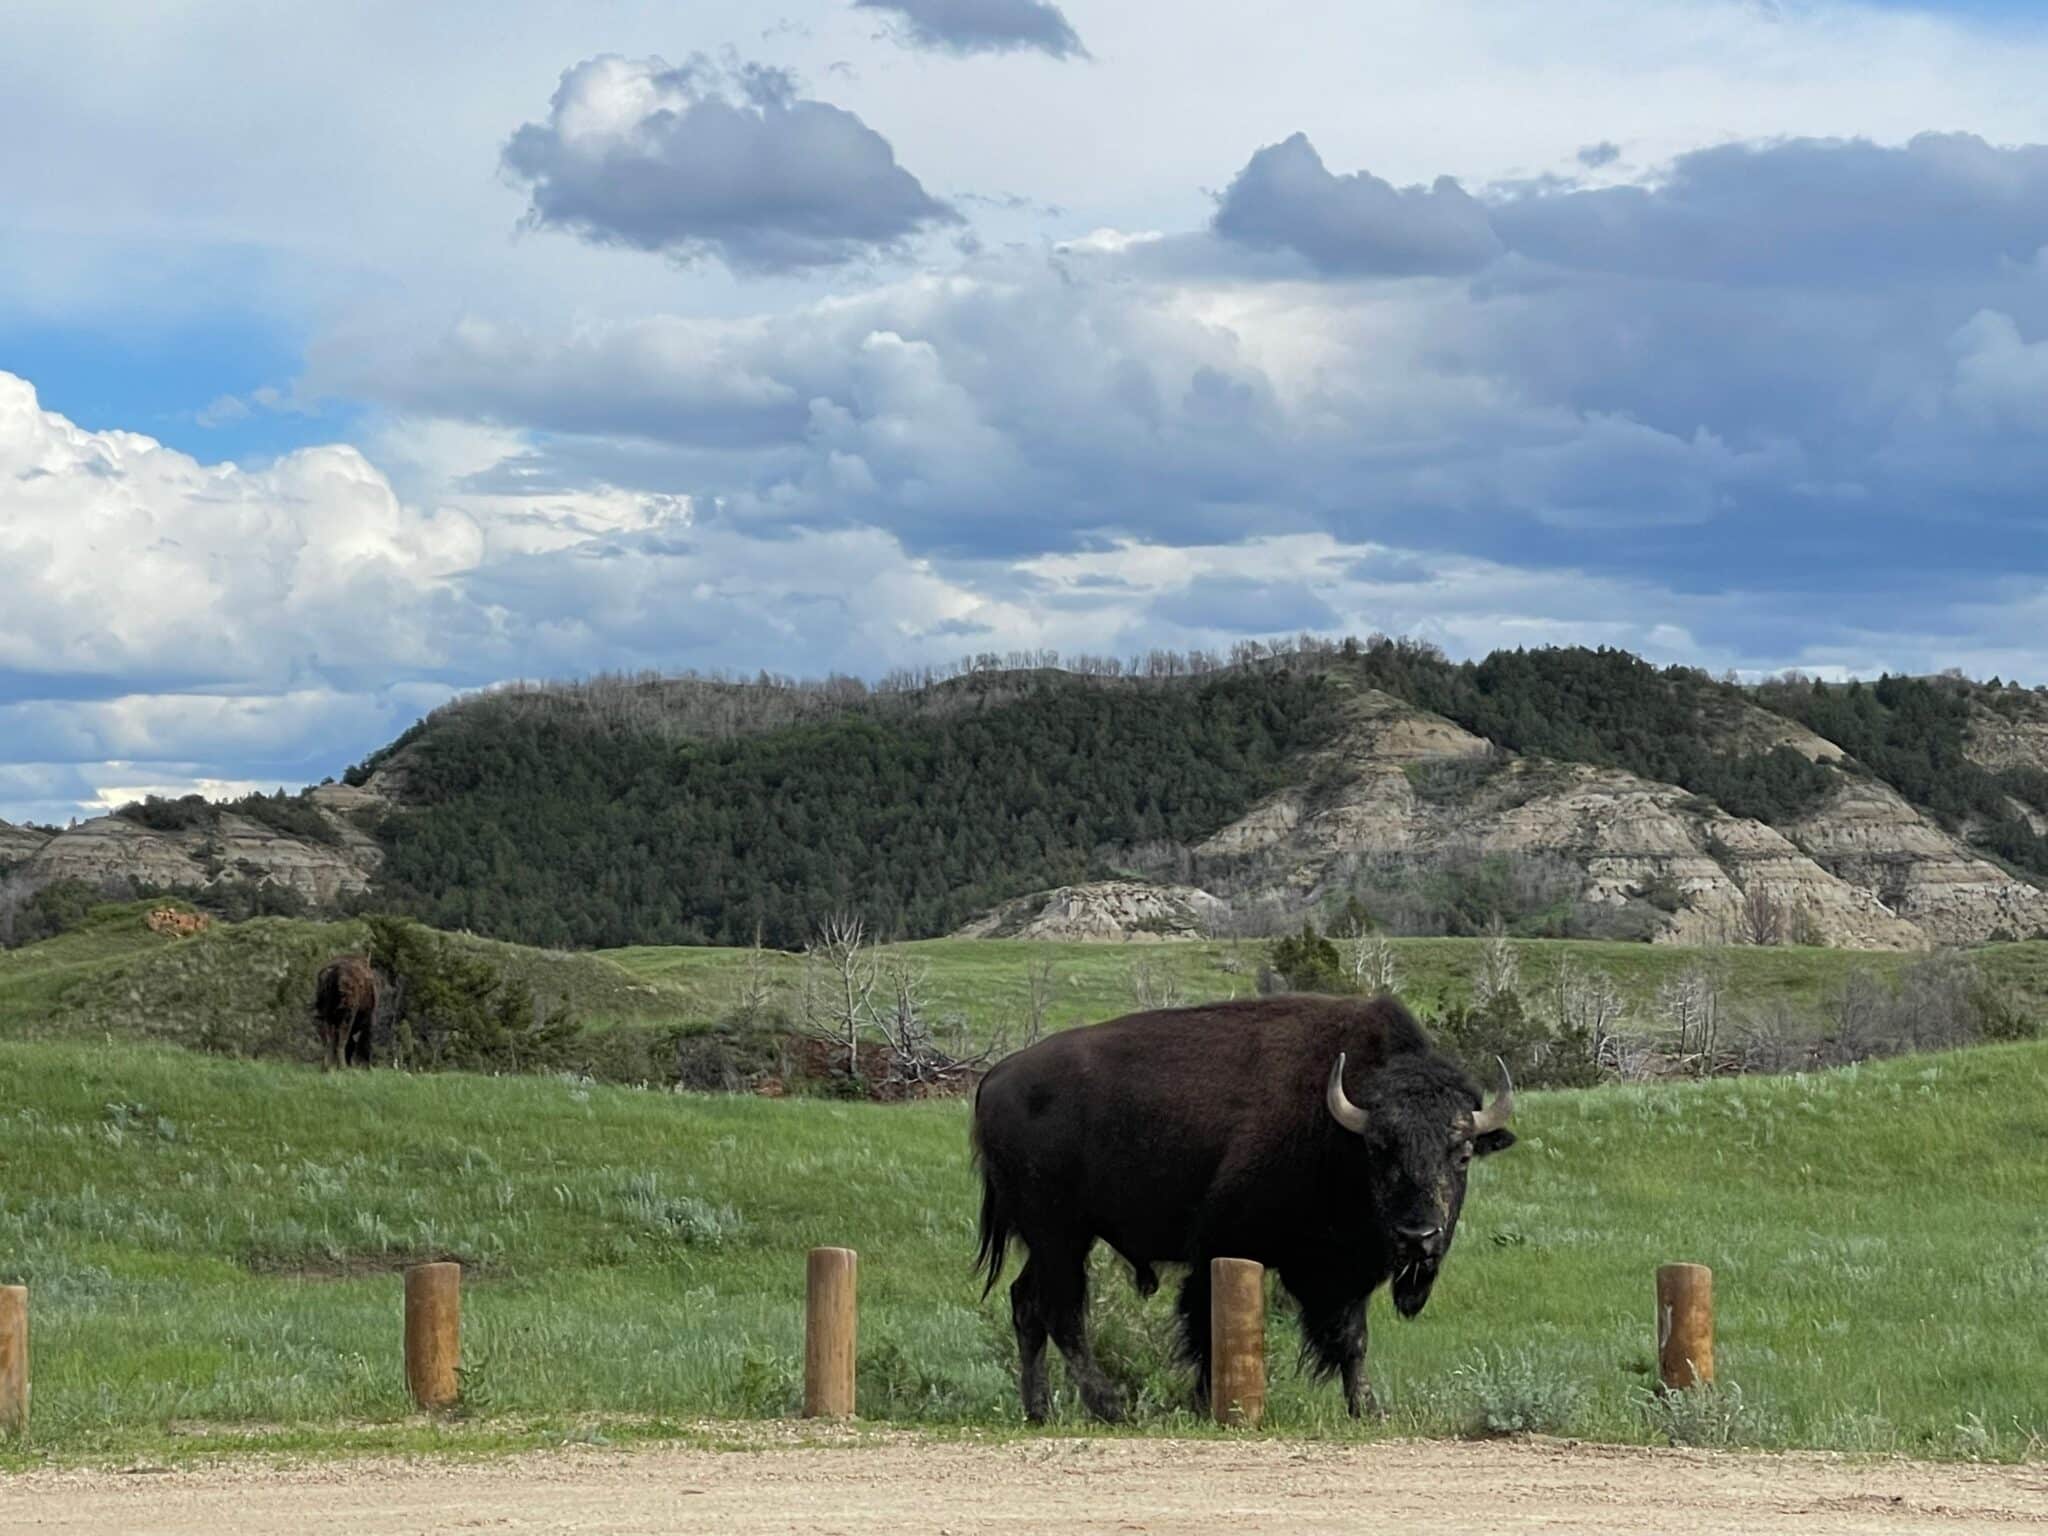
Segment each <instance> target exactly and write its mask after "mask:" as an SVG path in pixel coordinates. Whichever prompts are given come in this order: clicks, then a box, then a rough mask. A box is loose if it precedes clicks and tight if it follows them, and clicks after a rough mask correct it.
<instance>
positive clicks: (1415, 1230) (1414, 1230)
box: [1394, 1227, 1444, 1259]
mask: <svg viewBox="0 0 2048 1536" xmlns="http://www.w3.org/2000/svg"><path fill="white" fill-rule="evenodd" d="M1394 1230H1395V1231H1396V1232H1398V1233H1400V1234H1401V1236H1402V1237H1403V1238H1405V1239H1406V1240H1407V1241H1408V1242H1409V1243H1411V1244H1413V1245H1414V1246H1415V1247H1417V1248H1420V1249H1421V1250H1422V1251H1423V1252H1424V1253H1425V1254H1427V1255H1429V1257H1431V1258H1433V1259H1434V1258H1439V1257H1441V1256H1442V1254H1443V1251H1444V1229H1443V1228H1442V1227H1396V1228H1395V1229H1394Z"/></svg>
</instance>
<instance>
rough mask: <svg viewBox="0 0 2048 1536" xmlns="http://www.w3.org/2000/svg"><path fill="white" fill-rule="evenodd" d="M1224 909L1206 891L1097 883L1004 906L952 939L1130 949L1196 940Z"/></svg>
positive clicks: (1123, 882)
mask: <svg viewBox="0 0 2048 1536" xmlns="http://www.w3.org/2000/svg"><path fill="white" fill-rule="evenodd" d="M1226 910H1228V908H1227V905H1226V904H1225V903H1224V902H1221V901H1218V900H1217V899H1216V898H1215V897H1214V896H1211V895H1210V894H1209V893H1208V892H1207V891H1204V890H1198V889H1196V888H1194V887H1193V886H1185V885H1151V884H1148V883H1147V882H1145V881H1141V880H1097V881H1093V882H1091V883H1089V884H1086V885H1063V886H1061V887H1060V888H1059V889H1058V890H1056V891H1041V892H1039V893H1038V894H1037V895H1034V896H1024V897H1019V898H1018V899H1017V900H1015V901H1010V902H1005V903H1004V904H1003V905H1002V906H1000V907H998V908H996V910H995V911H993V912H991V913H989V914H988V915H987V916H986V917H982V918H978V919H977V920H975V921H974V922H972V923H969V924H968V925H967V926H966V927H964V928H962V929H960V930H959V932H958V933H957V934H955V935H954V937H956V938H963V939H1061V940H1086V941H1092V942H1096V943H1109V944H1130V943H1141V942H1144V941H1147V940H1159V939H1197V938H1201V937H1202V936H1203V935H1204V934H1206V933H1207V932H1208V931H1209V925H1210V923H1211V922H1212V921H1213V920H1214V919H1215V918H1216V917H1217V916H1218V915H1219V914H1220V913H1222V912H1224V911H1226Z"/></svg>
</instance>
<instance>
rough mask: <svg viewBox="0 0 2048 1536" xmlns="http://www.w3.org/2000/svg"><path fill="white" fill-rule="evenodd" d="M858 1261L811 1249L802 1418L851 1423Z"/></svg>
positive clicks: (848, 1252)
mask: <svg viewBox="0 0 2048 1536" xmlns="http://www.w3.org/2000/svg"><path fill="white" fill-rule="evenodd" d="M859 1279H860V1255H859V1254H857V1253H855V1252H854V1251H853V1250H852V1249H851V1248H813V1249H812V1250H811V1257H810V1262H809V1265H808V1266H807V1271H806V1287H805V1298H804V1417H805V1418H807V1419H850V1418H852V1417H853V1409H854V1402H853V1376H854V1358H855V1342H856V1336H857V1332H858V1328H859V1317H860V1309H859V1297H858V1287H859Z"/></svg>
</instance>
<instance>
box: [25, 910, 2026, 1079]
mask: <svg viewBox="0 0 2048 1536" xmlns="http://www.w3.org/2000/svg"><path fill="white" fill-rule="evenodd" d="M148 905H149V904H147V903H130V904H127V905H122V906H114V907H108V908H103V909H102V910H101V911H100V912H99V913H98V914H97V915H96V916H95V917H94V918H93V919H92V920H90V921H89V922H88V923H87V924H86V925H85V926H84V927H82V928H80V929H78V930H76V931H74V932H71V933H67V934H65V935H63V936H62V937H59V938H56V939H51V940H48V941H46V942H44V943H41V944H36V945H32V946H30V947H28V948H26V949H20V950H12V951H0V1040H32V1039H44V1040H57V1039H88V1040H107V1039H115V1040H122V1039H127V1040H148V1041H157V1042H161V1043H165V1044H172V1045H182V1046H187V1047H190V1048H194V1049H200V1050H206V1051H209V1052H213V1053H215V1054H221V1055H232V1056H254V1057H268V1058H283V1059H311V1058H312V1055H313V1044H312V1032H311V1028H310V1024H309V1019H308V1015H307V1012H306V1007H307V1003H308V1001H309V1000H310V998H311V996H312V990H313V977H314V975H315V973H316V972H317V971H318V970H319V967H320V965H321V964H322V963H323V962H324V961H325V960H326V959H327V958H328V957H329V956H331V955H334V954H336V953H340V952H342V951H344V950H349V949H358V948H360V947H361V946H362V943H363V936H364V931H363V928H362V925H361V924H358V923H315V922H304V921H298V920H293V919H283V918H263V919H258V920H256V921H253V922H247V923H239V924H220V925H216V926H215V927H213V928H212V929H210V930H209V931H207V932H206V933H204V934H201V935H198V936H197V937H194V938H189V939H169V938H164V937H161V936H159V935H156V934H153V933H150V932H149V931H148V930H147V929H146V928H145V927H144V926H143V922H142V916H143V913H144V912H145V911H146V910H147V907H148ZM451 941H452V942H454V943H456V944H458V945H461V946H464V947H466V948H469V949H471V950H474V951H476V952H479V953H482V954H484V955H487V956H488V957H489V958H490V959H491V960H492V961H493V962H494V963H495V964H497V965H498V966H499V967H501V968H502V969H504V970H505V971H507V972H509V973H511V974H515V975H518V976H520V977H523V978H524V979H525V980H526V981H528V982H529V983H530V984H531V985H532V987H533V989H534V991H535V994H536V995H537V996H539V997H540V998H541V999H543V1000H544V1001H545V1002H547V1003H549V1004H553V1003H556V1002H566V1003H567V1004H568V1005H569V1006H570V1008H571V1010H572V1012H573V1013H574V1015H575V1017H576V1018H577V1019H578V1020H579V1021H580V1022H581V1023H582V1024H583V1025H584V1026H585V1028H586V1030H587V1031H589V1032H590V1034H591V1036H592V1046H591V1049H590V1051H589V1053H588V1057H589V1059H588V1062H587V1064H586V1068H587V1070H589V1071H590V1072H591V1073H592V1074H593V1075H595V1076H598V1077H600V1078H606V1079H610V1080H615V1081H638V1080H641V1079H642V1077H643V1075H644V1074H645V1073H646V1072H647V1071H649V1070H652V1068H653V1067H658V1066H659V1062H658V1061H656V1062H653V1063H652V1066H650V1061H649V1049H650V1048H651V1040H652V1038H653V1036H655V1035H657V1034H661V1033H666V1032H670V1031H674V1030H677V1029H699V1028H705V1027H708V1026H710V1025H711V1024H713V1023H714V1022H716V1021H718V1020H720V1019H722V1018H724V1017H726V1016H727V1015H728V1014H730V1012H731V1011H732V1009H733V1006H734V1002H735V1000H736V998H737V997H738V996H739V993H740V991H741V986H742V980H743V977H744V975H745V973H746V972H747V970H748V969H749V967H750V966H753V965H755V964H757V963H758V964H759V965H761V966H762V967H764V968H765V969H766V971H767V972H768V974H769V975H771V976H772V977H773V978H774V979H775V981H776V982H777V983H778V984H779V986H780V987H781V988H782V996H783V1001H784V1002H785V1004H787V1003H788V1001H789V1000H790V998H791V997H792V996H793V994H794V992H795V990H796V988H797V986H798V984H799V982H800V979H801V974H802V970H803V960H802V958H801V957H799V956H795V955H786V954H778V953H773V952H770V953H768V954H765V955H763V956H761V957H760V958H759V960H758V961H757V960H756V959H755V958H754V957H752V956H750V954H749V952H748V951H746V950H735V949H692V948H658V949H619V950H603V951H596V952H586V953H569V952H564V951H547V950H535V949H526V948H521V947H520V946H517V945H512V944H499V943H494V942H492V941H490V940H486V939H479V938H474V937H470V936H468V935H455V936H452V938H451ZM1265 948H1266V946H1265V945H1264V944H1262V943H1258V942H1253V941H1242V942H1237V943H1228V942H1177V943H1164V944H1130V945H1119V944H1079V943H1036V942H1030V943H1026V942H1019V941H1016V940H1009V939H934V940H929V941H926V942H922V943H914V944H902V945H896V946H892V947H890V948H889V949H888V950H886V951H885V952H884V953H885V954H886V955H888V956H891V957H900V958H903V959H907V960H910V961H912V962H913V963H915V964H917V965H920V966H922V967H924V968H926V970H927V971H928V981H927V985H926V996H927V1001H928V1004H929V1011H930V1013H931V1015H932V1017H933V1018H934V1019H935V1020H936V1021H937V1023H938V1025H939V1028H940V1033H941V1037H942V1039H950V1038H953V1037H954V1035H955V1032H956V1031H957V1037H958V1038H959V1039H960V1040H961V1041H962V1042H963V1043H964V1044H967V1045H970V1046H978V1045H980V1044H983V1043H986V1042H988V1041H989V1040H990V1039H992V1038H994V1037H996V1036H997V1035H999V1034H1001V1033H1004V1032H1006V1031H1007V1033H1008V1036H1009V1038H1011V1039H1012V1040H1015V1039H1016V1038H1018V1037H1019V1035H1020V1034H1021V1033H1022V1030H1023V1026H1024V1024H1025V1021H1026V1019H1027V1017H1028V1013H1029V1003H1028V998H1029V993H1030V985H1029V982H1028V980H1027V973H1028V971H1029V969H1030V968H1031V966H1032V965H1033V964H1034V963H1045V964H1049V965H1050V967H1051V972H1052V977H1053V985H1052V988H1051V1001H1050V1004H1049V1006H1048V1007H1047V1009H1046V1013H1045V1023H1046V1026H1047V1027H1048V1028H1053V1029H1064V1028H1068V1027H1071V1026H1073V1025H1076V1024H1087V1023H1093V1022H1095V1021H1097V1020H1101V1019H1107V1018H1112V1017H1114V1016H1116V1015H1117V1014H1119V1013H1125V1012H1128V1011H1130V1010H1131V1009H1132V1008H1133V1007H1135V1006H1137V1002H1136V999H1137V995H1138V985H1137V984H1138V982H1139V981H1140V980H1141V979H1143V978H1144V977H1145V976H1147V975H1149V977H1150V980H1151V983H1152V987H1153V991H1154V994H1155V995H1156V994H1157V992H1158V990H1159V988H1160V986H1161V985H1162V984H1163V983H1170V984H1171V987H1172V988H1173V990H1174V992H1175V994H1176V995H1177V996H1179V997H1180V998H1182V999H1184V1000H1185V1001H1188V1002H1197V1001H1204V1000H1208V999H1213V998H1223V997H1231V996H1244V995H1246V994H1248V993H1250V992H1251V991H1252V990H1253V988H1254V987H1255V985H1256V976H1257V972H1258V969H1259V966H1260V963H1261V961H1262V959H1263V957H1264V954H1265ZM1393 948H1394V951H1395V956H1396V963H1397V966H1398V969H1399V977H1400V990H1401V993H1402V995H1403V996H1404V997H1405V998H1406V999H1407V1000H1408V1001H1409V1002H1410V1003H1411V1004H1412V1005H1414V1006H1416V1007H1417V1008H1419V1009H1421V1010H1423V1011H1425V1012H1430V1011H1434V1010H1435V1009H1436V1008H1437V1007H1438V1006H1439V1005H1441V1004H1443V1003H1445V1002H1455V1001H1459V1000H1462V999H1463V998H1464V997H1465V996H1466V995H1467V994H1468V992H1469V990H1470V987H1471V982H1472V978H1473V977H1474V976H1475V975H1476V974H1477V973H1478V970H1479V966H1480V956H1481V950H1482V948H1483V941H1481V940H1477V939H1399V940H1395V941H1394V944H1393ZM1515 948H1516V950H1517V952H1518V953H1519V955H1520V956H1521V963H1522V982H1523V988H1524V991H1525V993H1526V994H1527V995H1528V996H1529V997H1530V998H1531V999H1532V1000H1537V1001H1538V1006H1539V1011H1540V999H1541V997H1542V995H1543V991H1544V988H1545V986H1546V984H1547V982H1548V980H1549V978H1550V977H1551V976H1552V975H1553V974H1554V972H1555V970H1556V967H1557V966H1558V965H1559V963H1560V962H1561V961H1563V960H1564V959H1565V958H1566V957H1569V959H1570V961H1571V963H1573V964H1574V965H1576V966H1577V967H1579V969H1580V970H1582V971H1595V970H1597V971H1602V972H1605V973H1606V974H1607V975H1609V976H1611V977H1612V978H1613V979H1614V981H1615V984H1616V986H1617V987H1618V988H1619V990H1620V991H1621V993H1622V995H1623V997H1624V998H1625V999H1626V1000H1627V1002H1628V1003H1629V1004H1630V1005H1631V1006H1632V1007H1633V1008H1635V1009H1636V1010H1638V1011H1639V1012H1640V1013H1641V1014H1643V1015H1644V1016H1645V1019H1646V1022H1647V1015H1648V1014H1649V1012H1650V1011H1651V1010H1652V1008H1653V1005H1654V1001H1655V998H1656V994H1657V989H1658V987H1659V986H1660V985H1662V984H1663V983H1664V982H1665V981H1667V980H1669V979H1670V978H1671V977H1673V976H1675V975H1677V974H1678V973H1679V972H1680V971H1682V970H1684V969H1685V968H1687V967H1688V966H1691V965H1694V964H1697V963H1699V962H1701V961H1702V960H1703V959H1704V960H1707V961H1708V962H1710V963H1711V964H1713V965H1715V966H1716V967H1718V968H1719V969H1720V971H1721V973H1722V975H1723V976H1724V978H1725V996H1726V1001H1727V1006H1728V1010H1729V1013H1730V1015H1731V1017H1732V1018H1734V1019H1736V1020H1738V1021H1739V1020H1740V1019H1741V1018H1742V1017H1743V1016H1744V1015H1745V1013H1750V1012H1754V1013H1759V1014H1762V1013H1769V1012H1773V1011H1777V1010H1784V1011H1786V1012H1789V1013H1790V1014H1792V1015H1793V1016H1795V1017H1801V1018H1817V1017H1818V1016H1819V1015H1820V1013H1821V1012H1822V1011H1823V1010H1824V1008H1825V1006H1826V1002H1827V999H1828V997H1829V995H1830V994H1831V993H1832V992H1833V991H1834V990H1836V989H1837V988H1839V987H1840V985H1841V984H1842V982H1843V980H1844V979H1845V978H1846V977H1847V976H1848V975H1849V974H1850V973H1851V972H1852V971H1856V970H1865V971H1868V972H1870V973H1872V974H1874V975H1876V976H1878V977H1880V978H1884V979H1891V978H1895V977H1896V976H1898V974H1899V973H1900V972H1901V971H1902V970H1903V969H1904V968H1905V967H1906V966H1908V965H1910V964H1911V963H1912V961H1913V958H1914V957H1912V956H1907V955H1896V954H1882V953H1867V952H1860V951H1854V950H1835V949H1795V948H1782V949H1757V948H1731V949H1719V950H1714V951H1701V950H1695V949H1681V948H1676V947H1668V946H1663V945H1647V944H1608V943H1592V942H1584V941H1576V940H1574V941H1565V940H1524V941H1517V942H1516V944H1515ZM1974 953H1975V955H1976V958H1977V962H1978V964H1979V965H1980V966H1981V967H1982V969H1983V970H1984V972H1985V973H1986V974H1987V975H1988V976H1990V977H1992V978H1994V979H1996V980H1998V981H2000V982H2002V983H2003V984H2004V985H2005V986H2006V987H2007V988H2008V989H2009V990H2010V991H2011V992H2012V993H2013V995H2014V997H2015V999H2016V1000H2017V1001H2018V1003H2019V1004H2020V1005H2021V1006H2022V1007H2023V1008H2024V1009H2026V1010H2028V1011H2031V1012H2033V1013H2034V1014H2035V1015H2037V1016H2039V1015H2043V1014H2048V943H2042V942H2034V943H2024V944H2000V945H1990V946H1986V947H1985V948H1982V949H1979V950H1977V951H1975V952H1974ZM643 1036H644V1037H646V1038H645V1039H643V1038H642V1037H643ZM657 1075H658V1074H657Z"/></svg>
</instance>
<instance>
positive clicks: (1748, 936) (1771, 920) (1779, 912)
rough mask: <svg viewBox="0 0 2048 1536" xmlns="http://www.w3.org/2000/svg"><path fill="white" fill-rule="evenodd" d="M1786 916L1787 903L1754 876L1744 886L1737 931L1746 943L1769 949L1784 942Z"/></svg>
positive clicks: (1736, 919)
mask: <svg viewBox="0 0 2048 1536" xmlns="http://www.w3.org/2000/svg"><path fill="white" fill-rule="evenodd" d="M1786 928H1787V919H1786V913H1785V906H1784V903H1782V902H1781V901H1779V900H1778V898H1777V896H1776V894H1775V893H1774V892H1773V891H1772V890H1771V888H1770V886H1768V885H1766V884H1765V883H1764V882H1763V881H1762V880H1760V879H1758V878H1757V877H1756V876H1755V875H1752V876H1750V880H1749V884H1748V885H1746V886H1744V887H1743V888H1742V906H1741V908H1740V909H1739V910H1738V911H1737V913H1736V915H1735V931H1736V933H1737V934H1738V935H1739V936H1740V938H1741V940H1742V942H1743V943H1745V944H1754V945H1756V946H1757V947H1759V948H1765V949H1767V948H1769V947H1771V946H1772V945H1775V944H1782V943H1784V942H1785V932H1786Z"/></svg>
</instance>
